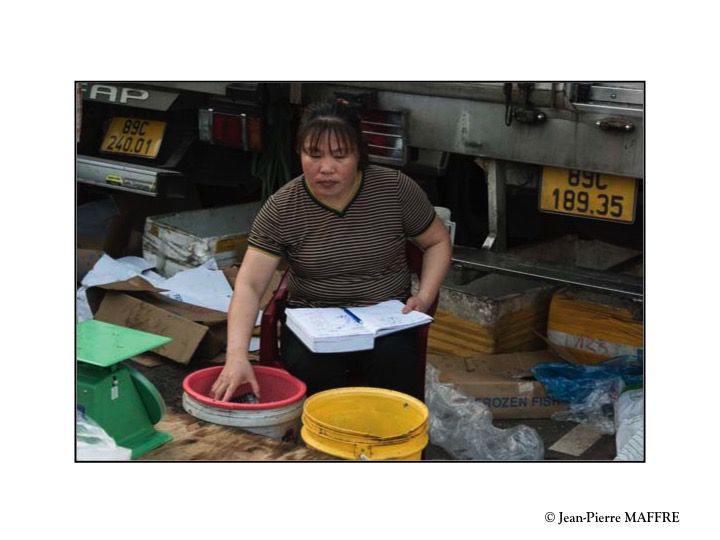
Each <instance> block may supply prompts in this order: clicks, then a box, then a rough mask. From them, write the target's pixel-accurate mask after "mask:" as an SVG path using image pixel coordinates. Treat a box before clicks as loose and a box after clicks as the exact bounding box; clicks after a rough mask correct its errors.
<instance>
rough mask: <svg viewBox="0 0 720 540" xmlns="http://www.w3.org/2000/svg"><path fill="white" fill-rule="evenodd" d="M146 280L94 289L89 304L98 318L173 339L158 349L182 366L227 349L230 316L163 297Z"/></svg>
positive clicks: (88, 292) (130, 281) (135, 278)
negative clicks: (196, 358) (227, 330)
mask: <svg viewBox="0 0 720 540" xmlns="http://www.w3.org/2000/svg"><path fill="white" fill-rule="evenodd" d="M160 292H162V290H161V289H156V288H155V287H153V286H152V285H151V284H150V283H148V282H147V281H145V280H144V279H143V278H141V277H139V276H136V277H133V278H131V279H129V280H125V281H120V282H116V283H109V284H107V285H100V286H97V287H91V288H90V289H88V291H87V297H88V303H89V305H90V309H91V310H92V312H93V314H94V317H95V319H97V320H99V321H104V322H108V323H112V324H118V325H120V326H126V327H128V328H135V329H138V330H143V331H145V332H151V333H153V334H158V335H161V336H168V337H171V338H172V339H173V341H172V342H170V343H168V344H167V345H163V346H162V347H159V348H157V349H155V350H154V352H156V353H157V354H159V355H161V356H164V357H165V358H169V359H171V360H174V361H176V362H179V363H181V364H187V363H189V362H190V360H191V359H192V358H193V357H194V356H196V355H197V356H203V357H210V356H214V355H216V354H218V353H219V352H221V351H222V350H223V349H224V348H225V341H226V337H225V335H226V334H225V333H226V327H227V314H226V313H223V312H221V311H216V310H212V309H207V308H203V307H199V306H193V305H190V304H185V303H182V302H177V301H175V300H172V299H170V298H167V297H165V296H162V295H160V294H159V293H160Z"/></svg>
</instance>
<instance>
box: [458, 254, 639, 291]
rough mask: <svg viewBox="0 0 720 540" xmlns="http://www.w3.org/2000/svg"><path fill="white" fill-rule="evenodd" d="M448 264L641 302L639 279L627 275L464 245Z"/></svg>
mask: <svg viewBox="0 0 720 540" xmlns="http://www.w3.org/2000/svg"><path fill="white" fill-rule="evenodd" d="M452 261H453V264H455V265H459V266H462V267H463V268H470V269H474V270H480V271H483V272H495V273H499V274H507V275H513V276H522V277H527V278H532V279H540V280H543V281H550V282H553V283H559V284H563V285H575V286H578V287H582V288H584V289H590V290H593V291H596V292H603V293H613V294H619V295H622V296H627V297H630V298H633V299H636V300H639V301H642V300H643V296H644V287H643V280H642V278H638V277H634V276H629V275H622V274H610V273H608V272H601V271H596V270H586V269H584V268H572V267H567V266H560V265H554V264H550V263H547V262H534V261H528V260H526V259H520V258H518V257H514V256H512V255H507V254H504V253H495V252H492V251H486V250H482V249H477V248H471V247H466V246H454V247H453V257H452Z"/></svg>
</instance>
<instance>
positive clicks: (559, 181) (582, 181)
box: [539, 167, 637, 223]
mask: <svg viewBox="0 0 720 540" xmlns="http://www.w3.org/2000/svg"><path fill="white" fill-rule="evenodd" d="M636 194H637V180H636V179H635V178H628V177H626V176H611V175H607V174H599V173H593V172H585V171H577V170H568V169H558V168H556V167H544V168H543V177H542V186H541V187H540V203H539V205H540V210H541V211H543V212H553V213H557V214H570V215H573V216H582V217H589V218H595V219H603V220H609V221H621V222H623V223H633V222H634V221H635V199H636Z"/></svg>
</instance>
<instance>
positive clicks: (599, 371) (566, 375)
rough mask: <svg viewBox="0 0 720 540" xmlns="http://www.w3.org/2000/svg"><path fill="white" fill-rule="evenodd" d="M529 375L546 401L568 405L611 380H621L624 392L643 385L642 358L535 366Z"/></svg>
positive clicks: (581, 399) (583, 398)
mask: <svg viewBox="0 0 720 540" xmlns="http://www.w3.org/2000/svg"><path fill="white" fill-rule="evenodd" d="M530 371H531V372H532V374H533V375H534V376H535V378H536V379H537V380H538V381H540V382H541V383H542V385H543V386H544V387H545V392H546V393H547V395H548V396H549V397H551V398H553V399H556V400H558V401H568V402H570V403H582V402H583V401H585V399H586V398H587V397H588V396H589V395H590V393H591V392H593V390H595V389H597V388H600V387H604V386H607V385H608V383H610V382H611V381H613V380H618V379H620V380H622V382H623V383H624V386H625V387H626V388H633V387H637V386H641V385H642V382H643V362H642V357H641V355H638V356H618V357H616V358H612V359H610V360H607V361H606V362H603V363H602V364H598V365H596V366H583V365H578V364H571V363H569V362H553V363H549V364H538V365H536V366H535V367H533V368H532V369H531V370H530Z"/></svg>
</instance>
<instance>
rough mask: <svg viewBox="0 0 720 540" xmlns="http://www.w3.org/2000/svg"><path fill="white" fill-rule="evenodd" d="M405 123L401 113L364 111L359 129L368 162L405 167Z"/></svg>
mask: <svg viewBox="0 0 720 540" xmlns="http://www.w3.org/2000/svg"><path fill="white" fill-rule="evenodd" d="M406 126H407V122H406V114H405V113H404V112H402V111H381V110H366V111H364V112H363V115H362V120H361V121H360V127H361V129H362V133H363V139H364V140H365V143H366V144H367V148H368V154H369V158H370V161H372V162H374V163H383V164H388V165H396V166H399V167H403V166H405V164H406V163H407V127H406Z"/></svg>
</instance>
